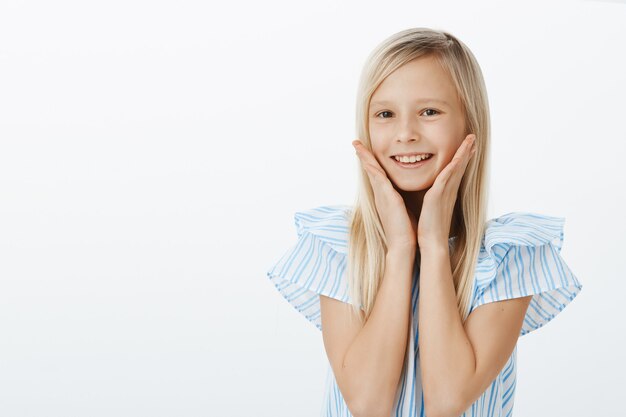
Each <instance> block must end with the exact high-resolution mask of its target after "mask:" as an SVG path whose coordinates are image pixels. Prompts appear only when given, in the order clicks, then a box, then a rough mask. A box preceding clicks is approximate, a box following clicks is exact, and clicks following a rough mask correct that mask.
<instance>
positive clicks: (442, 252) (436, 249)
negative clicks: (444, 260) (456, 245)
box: [419, 242, 450, 257]
mask: <svg viewBox="0 0 626 417" xmlns="http://www.w3.org/2000/svg"><path fill="white" fill-rule="evenodd" d="M419 250H420V253H421V254H422V255H424V254H425V255H427V256H428V257H433V256H450V248H449V246H448V243H447V242H445V243H444V242H438V243H430V244H428V245H420V247H419Z"/></svg>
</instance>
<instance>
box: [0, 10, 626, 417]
mask: <svg viewBox="0 0 626 417" xmlns="http://www.w3.org/2000/svg"><path fill="white" fill-rule="evenodd" d="M625 22H626V2H625V1H614V2H609V1H589V0H586V1H583V0H579V1H567V2H565V1H563V2H557V1H541V2H538V1H524V2H515V3H513V4H512V3H510V2H506V4H505V3H504V2H496V1H490V2H485V1H480V2H478V1H471V2H460V1H459V2H433V1H430V2H425V1H407V2H399V1H395V2H394V1H385V2H380V1H378V2H373V1H359V2H357V1H351V2H347V1H344V2H338V1H315V2H308V3H304V2H288V1H282V2H279V1H265V2H255V1H250V0H248V1H245V2H228V3H227V2H214V3H208V2H204V1H196V2H190V1H169V2H165V1H143V2H141V1H129V0H124V1H108V2H99V3H96V2H80V1H74V2H70V1H55V2H44V1H39V2H34V1H30V2H18V1H3V2H2V3H1V4H0V415H2V416H5V417H13V416H15V417H17V416H19V417H21V416H46V417H52V416H112V415H115V416H148V415H150V416H151V417H156V416H186V417H191V416H247V415H254V416H273V417H279V416H285V417H287V416H302V417H307V416H317V415H318V414H319V409H320V407H321V401H322V394H323V388H324V387H323V378H324V376H325V370H326V368H325V365H326V358H325V352H324V348H323V344H322V339H321V334H320V332H319V331H318V330H317V329H316V328H315V327H314V326H313V325H312V324H310V323H308V322H307V321H306V320H305V319H304V317H302V316H301V315H299V314H298V312H297V311H296V310H294V309H293V308H292V307H291V306H289V305H288V303H287V302H286V301H285V300H283V299H282V298H280V295H279V293H278V292H277V291H276V289H275V288H274V286H273V285H272V283H271V282H270V281H269V280H268V279H267V277H266V275H265V273H266V271H267V269H268V268H269V267H270V266H271V264H273V263H274V262H275V261H276V260H277V259H278V257H279V256H281V255H282V254H283V253H284V251H285V250H286V249H287V248H288V247H290V246H291V245H292V244H293V243H294V242H295V237H296V234H295V227H294V224H293V213H294V212H295V211H296V210H302V209H306V208H310V207H315V206H318V205H324V204H350V203H352V201H353V198H354V195H355V190H356V179H357V177H356V173H357V170H356V168H357V163H358V161H357V158H356V156H355V154H354V150H353V148H352V146H351V144H350V142H351V141H352V140H353V139H355V136H354V135H355V108H354V104H355V93H356V86H357V81H358V76H359V73H360V70H361V66H362V65H363V63H364V61H365V58H366V56H367V54H368V53H369V52H370V51H371V50H372V49H373V48H374V47H375V46H376V45H377V44H378V43H379V42H380V41H382V40H383V39H385V38H387V37H388V36H390V35H391V34H393V33H395V32H398V31H400V30H403V29H406V28H409V27H418V26H425V27H431V28H435V29H443V30H447V31H450V32H451V33H452V34H454V35H456V36H458V37H459V38H460V39H461V40H462V41H463V42H465V43H466V44H467V45H468V46H469V47H470V48H471V49H472V51H473V52H474V54H475V55H476V57H477V59H478V61H479V63H480V65H481V67H482V70H483V73H484V76H485V79H486V83H487V88H488V93H489V100H490V105H491V116H492V127H493V135H492V140H493V148H492V171H491V184H490V196H491V200H490V206H489V208H490V217H495V216H498V215H501V214H503V213H506V212H509V211H518V210H521V211H533V212H539V213H544V214H548V215H555V216H562V217H565V218H566V223H565V241H564V247H563V250H562V252H561V254H562V255H563V257H564V258H565V259H566V260H567V261H568V263H569V265H570V267H571V268H572V270H573V271H574V273H575V274H576V275H577V276H578V278H579V280H580V281H581V282H582V283H583V285H584V287H583V290H582V292H581V293H580V295H579V296H578V297H577V298H576V299H575V300H574V301H573V302H572V303H571V304H570V305H569V306H568V307H567V308H566V309H565V310H564V311H563V312H562V313H561V314H560V315H559V316H558V317H557V318H555V320H554V321H553V322H551V323H549V324H548V325H547V326H546V327H544V328H541V329H539V330H537V331H535V332H533V333H531V334H529V335H528V336H524V337H523V338H521V339H520V341H519V344H518V349H519V357H518V366H519V371H518V382H517V392H516V396H515V413H514V415H516V416H520V417H523V416H566V415H567V416H589V415H596V416H600V415H615V414H616V413H619V412H621V411H622V407H623V402H622V401H623V388H624V384H623V375H624V373H625V372H626V366H625V362H624V357H623V352H624V351H626V346H625V345H626V336H625V335H624V329H625V326H624V310H623V299H624V292H625V291H626V285H625V284H624V281H625V280H626V267H625V266H624V249H626V245H625V244H624V235H625V232H626V222H625V221H624V202H625V201H624V196H625V192H624V185H625V183H626V182H625V180H626V174H625V169H626V168H625V165H626V164H624V154H625V151H626V146H625V145H624V144H625V143H626V133H625V127H624V114H625V110H626V105H625V104H624V97H625V96H626V75H625V74H626V55H625V52H624V51H626V24H625Z"/></svg>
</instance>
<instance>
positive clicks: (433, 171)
mask: <svg viewBox="0 0 626 417" xmlns="http://www.w3.org/2000/svg"><path fill="white" fill-rule="evenodd" d="M435 59H436V58H434V57H433V56H425V57H420V58H417V59H414V60H413V61H411V62H408V63H407V64H405V65H403V66H401V67H400V68H398V69H397V70H395V71H394V72H393V73H391V74H390V75H389V76H388V77H387V78H386V79H385V80H384V81H383V82H382V83H381V84H380V85H379V86H378V88H377V89H376V91H374V94H373V96H372V98H371V101H370V109H369V114H368V118H369V134H370V139H371V143H372V151H373V154H374V156H375V157H376V159H377V160H378V162H379V164H380V165H381V167H382V168H383V169H384V170H385V172H386V173H387V176H388V177H389V179H390V180H391V181H392V182H393V183H394V185H395V186H396V187H397V188H399V189H400V190H403V191H422V190H427V189H428V188H430V187H431V186H432V185H433V183H434V182H435V179H436V178H437V175H438V174H439V173H440V172H441V171H442V170H443V169H444V168H445V167H446V165H447V164H448V163H449V162H450V161H451V160H452V158H453V157H454V154H455V153H456V150H457V149H458V148H459V146H460V145H461V143H462V142H463V139H465V114H464V111H463V105H462V103H461V101H460V98H459V97H458V95H457V93H456V89H455V87H454V84H453V81H452V79H451V78H450V77H449V75H448V74H447V73H446V72H445V71H444V70H443V68H441V66H440V65H439V64H438V63H437V61H436V60H435ZM423 153H428V154H431V155H432V156H431V157H430V158H428V159H427V160H425V161H423V162H421V163H420V164H417V165H409V164H406V163H405V164H401V163H399V162H396V160H395V159H394V158H393V157H394V156H395V155H399V154H423ZM410 160H411V161H412V160H414V159H410Z"/></svg>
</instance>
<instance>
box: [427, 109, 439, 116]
mask: <svg viewBox="0 0 626 417" xmlns="http://www.w3.org/2000/svg"><path fill="white" fill-rule="evenodd" d="M429 110H430V111H434V112H435V113H437V114H438V113H439V112H438V111H437V110H435V109H426V110H424V112H427V111H429ZM431 116H434V114H432V115H431Z"/></svg>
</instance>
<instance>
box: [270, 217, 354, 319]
mask: <svg viewBox="0 0 626 417" xmlns="http://www.w3.org/2000/svg"><path fill="white" fill-rule="evenodd" d="M350 210H351V207H350V206H347V205H333V206H319V207H315V208H311V209H308V210H304V211H298V212H296V213H295V215H294V223H295V226H296V231H297V234H298V239H297V241H296V243H295V245H294V246H292V247H291V248H289V250H287V251H286V253H285V254H284V255H283V256H282V257H281V258H280V259H279V260H278V261H277V262H276V263H275V264H274V265H272V266H271V267H270V269H269V270H268V271H267V277H268V278H269V279H270V281H271V282H273V283H274V286H275V287H276V289H277V290H278V292H279V293H280V294H281V295H282V296H283V298H285V299H286V300H287V301H288V302H289V304H291V305H292V306H293V307H294V308H295V309H296V310H298V311H299V312H300V313H301V314H302V315H303V316H304V317H305V318H306V319H307V320H309V321H310V322H311V323H313V324H314V325H315V326H316V327H317V328H318V329H319V330H322V321H321V314H320V299H319V295H320V294H322V295H325V296H327V297H331V298H335V299H337V300H340V301H342V302H346V303H351V300H350V296H349V293H348V283H347V278H346V267H347V248H348V233H349V215H350Z"/></svg>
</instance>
